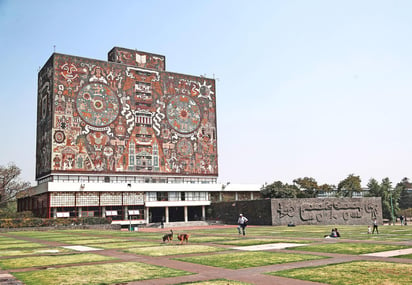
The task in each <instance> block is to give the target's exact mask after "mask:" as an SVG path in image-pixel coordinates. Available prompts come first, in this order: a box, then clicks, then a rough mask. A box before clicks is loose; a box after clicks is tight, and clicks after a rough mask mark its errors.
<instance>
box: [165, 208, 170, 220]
mask: <svg viewBox="0 0 412 285" xmlns="http://www.w3.org/2000/svg"><path fill="white" fill-rule="evenodd" d="M165 216H166V217H165V223H168V222H169V207H165Z"/></svg>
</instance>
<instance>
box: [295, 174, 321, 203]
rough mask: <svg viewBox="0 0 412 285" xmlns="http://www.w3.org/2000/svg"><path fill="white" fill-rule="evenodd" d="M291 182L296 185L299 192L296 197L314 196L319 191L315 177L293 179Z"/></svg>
mask: <svg viewBox="0 0 412 285" xmlns="http://www.w3.org/2000/svg"><path fill="white" fill-rule="evenodd" d="M293 183H294V184H295V185H296V186H297V187H298V189H299V190H300V193H299V194H298V198H315V197H316V196H317V194H318V191H319V185H318V182H316V180H315V178H312V177H304V178H297V179H295V180H293Z"/></svg>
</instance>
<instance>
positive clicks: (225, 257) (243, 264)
mask: <svg viewBox="0 0 412 285" xmlns="http://www.w3.org/2000/svg"><path fill="white" fill-rule="evenodd" d="M324 258H326V257H323V256H317V255H309V254H291V253H280V252H264V251H254V252H234V253H222V254H213V255H202V256H191V257H180V258H174V259H176V260H180V261H185V262H192V263H198V264H203V265H209V266H215V267H223V268H227V269H241V268H248V267H257V266H265V265H271V264H281V263H289V262H298V261H304V260H316V259H324Z"/></svg>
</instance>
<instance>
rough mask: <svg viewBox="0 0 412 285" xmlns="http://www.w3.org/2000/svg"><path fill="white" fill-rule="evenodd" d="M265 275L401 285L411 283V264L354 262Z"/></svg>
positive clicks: (336, 282) (338, 283)
mask: <svg viewBox="0 0 412 285" xmlns="http://www.w3.org/2000/svg"><path fill="white" fill-rule="evenodd" d="M267 274H269V275H274V276H282V277H287V278H295V279H300V280H307V281H313V282H321V283H326V284H331V285H341V284H345V285H358V284H359V285H360V284H362V285H363V284H365V285H375V284H390V285H401V284H402V285H403V284H411V283H412V264H399V263H391V262H374V261H355V262H347V263H340V264H333V265H326V266H318V267H306V268H300V269H291V270H284V271H277V272H271V273H267Z"/></svg>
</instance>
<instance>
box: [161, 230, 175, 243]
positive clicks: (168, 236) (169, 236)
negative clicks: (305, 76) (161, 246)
mask: <svg viewBox="0 0 412 285" xmlns="http://www.w3.org/2000/svg"><path fill="white" fill-rule="evenodd" d="M172 240H173V230H170V234H165V235H164V236H163V242H166V241H167V242H171V241H172Z"/></svg>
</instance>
